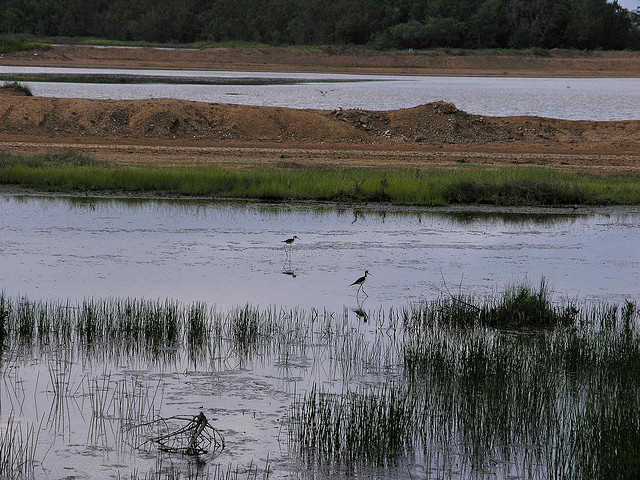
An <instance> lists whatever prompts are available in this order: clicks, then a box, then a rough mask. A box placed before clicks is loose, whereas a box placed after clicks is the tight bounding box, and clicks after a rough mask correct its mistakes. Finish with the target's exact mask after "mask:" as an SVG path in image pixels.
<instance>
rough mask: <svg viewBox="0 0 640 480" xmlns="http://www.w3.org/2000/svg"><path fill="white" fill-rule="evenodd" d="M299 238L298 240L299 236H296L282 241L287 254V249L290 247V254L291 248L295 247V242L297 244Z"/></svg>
mask: <svg viewBox="0 0 640 480" xmlns="http://www.w3.org/2000/svg"><path fill="white" fill-rule="evenodd" d="M297 238H298V236H297V235H294V236H293V237H291V238H287V239H286V240H282V243H284V250H285V252H286V251H287V247H289V252H290V251H291V247H293V242H295V241H296V239H297ZM287 255H288V254H287Z"/></svg>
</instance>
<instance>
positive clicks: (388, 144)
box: [0, 96, 640, 174]
mask: <svg viewBox="0 0 640 480" xmlns="http://www.w3.org/2000/svg"><path fill="white" fill-rule="evenodd" d="M69 148H73V149H78V150H81V151H84V152H87V153H89V154H91V155H93V156H94V157H95V158H98V159H103V160H107V161H110V162H114V163H119V164H148V165H224V166H234V167H239V168H242V167H247V166H255V165H276V166H277V165H279V166H297V165H300V166H303V165H304V166H339V167H349V166H364V167H385V168H406V167H460V166H462V164H465V163H468V164H479V165H484V166H499V165H547V166H551V167H554V168H558V169H564V170H572V171H585V172H597V173H603V174H616V173H624V172H637V171H640V121H616V122H593V121H568V120H556V119H547V118H539V117H488V116H479V115H470V114H467V113H465V112H463V111H461V110H458V109H457V108H456V107H455V106H454V105H453V104H449V103H442V102H438V103H431V104H426V105H421V106H418V107H415V108H410V109H404V110H394V111H388V112H386V111H382V112H372V111H364V110H340V111H324V110H297V109H288V108H279V107H255V106H241V105H225V104H207V103H198V102H189V101H183V100H171V99H159V100H130V101H119V100H118V101H116V100H85V99H55V98H35V97H22V96H2V97H0V150H2V151H6V152H12V153H31V152H43V151H51V150H61V149H69Z"/></svg>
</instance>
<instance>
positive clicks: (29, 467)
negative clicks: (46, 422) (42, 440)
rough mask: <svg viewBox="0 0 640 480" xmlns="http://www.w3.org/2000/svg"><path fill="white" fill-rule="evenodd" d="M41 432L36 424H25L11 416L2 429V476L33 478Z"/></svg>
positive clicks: (0, 462)
mask: <svg viewBox="0 0 640 480" xmlns="http://www.w3.org/2000/svg"><path fill="white" fill-rule="evenodd" d="M39 433H40V430H39V429H36V428H35V426H34V425H23V424H22V423H20V422H17V421H16V420H15V417H14V416H13V415H10V416H9V418H8V420H7V422H6V424H5V425H4V427H3V428H2V429H0V478H2V479H3V480H4V479H6V480H13V479H22V478H33V472H34V470H33V469H34V462H35V457H36V447H37V445H38V437H39Z"/></svg>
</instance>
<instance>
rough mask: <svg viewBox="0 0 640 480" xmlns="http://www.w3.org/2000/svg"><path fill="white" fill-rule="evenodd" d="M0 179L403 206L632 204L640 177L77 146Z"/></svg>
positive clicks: (11, 164)
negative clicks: (177, 158) (239, 164)
mask: <svg viewBox="0 0 640 480" xmlns="http://www.w3.org/2000/svg"><path fill="white" fill-rule="evenodd" d="M0 183H3V184H13V185H20V186H23V187H32V188H39V189H47V190H52V191H65V192H86V191H103V192H107V191H124V192H137V193H147V194H154V195H157V194H177V195H185V196H204V197H212V198H247V199H258V200H277V201H280V200H281V201H285V200H286V201H290V200H319V201H335V202H347V203H352V202H388V203H393V204H398V205H426V206H441V205H449V204H471V203H476V204H487V205H531V206H539V205H603V204H616V205H632V204H640V177H639V176H638V175H626V176H624V177H623V176H615V177H598V176H592V175H580V174H574V173H562V172H556V171H553V170H550V169H542V168H539V169H536V168H505V169H496V170H485V169H479V168H461V169H459V170H429V171H426V170H425V171H423V170H409V169H405V170H389V171H388V170H375V169H322V168H298V167H296V168H289V167H277V168H273V169H269V170H265V169H261V170H258V169H255V170H234V169H229V168H219V167H164V168H154V167H122V166H112V165H108V164H106V163H102V162H98V161H96V160H93V159H92V158H90V157H87V156H84V155H80V154H78V153H75V152H73V151H68V152H64V153H48V154H41V155H36V156H31V157H25V156H15V155H9V154H0Z"/></svg>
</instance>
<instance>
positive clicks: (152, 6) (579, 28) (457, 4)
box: [0, 0, 640, 49]
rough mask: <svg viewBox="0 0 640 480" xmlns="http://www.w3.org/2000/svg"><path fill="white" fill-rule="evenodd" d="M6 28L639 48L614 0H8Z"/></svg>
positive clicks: (637, 22)
mask: <svg viewBox="0 0 640 480" xmlns="http://www.w3.org/2000/svg"><path fill="white" fill-rule="evenodd" d="M0 33H5V34H16V33H31V34H34V35H39V36H56V35H59V36H96V37H104V38H112V39H120V40H148V41H153V42H178V43H187V42H194V41H199V40H205V41H207V40H208V41H224V40H242V41H254V42H265V43H269V44H274V45H301V44H315V45H322V44H356V45H363V44H369V45H373V46H377V47H381V48H429V47H464V48H494V47H500V48H531V47H542V48H556V47H563V48H585V49H596V48H602V49H623V48H636V49H637V48H640V13H638V12H629V11H627V10H625V9H624V8H622V7H621V6H620V5H619V4H618V2H617V1H615V0H614V1H608V0H136V1H131V0H0Z"/></svg>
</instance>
